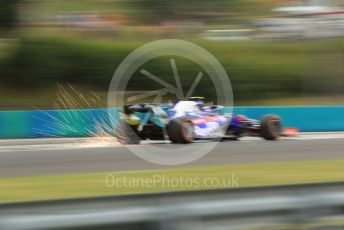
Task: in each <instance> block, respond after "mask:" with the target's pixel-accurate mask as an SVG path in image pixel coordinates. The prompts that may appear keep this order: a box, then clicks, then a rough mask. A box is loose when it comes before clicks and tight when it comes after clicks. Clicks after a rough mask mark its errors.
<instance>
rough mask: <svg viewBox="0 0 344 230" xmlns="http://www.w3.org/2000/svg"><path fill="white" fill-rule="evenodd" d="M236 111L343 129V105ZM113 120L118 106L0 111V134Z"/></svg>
mask: <svg viewBox="0 0 344 230" xmlns="http://www.w3.org/2000/svg"><path fill="white" fill-rule="evenodd" d="M234 111H235V112H236V113H238V114H243V115H246V116H248V117H250V118H254V119H259V118H260V117H262V116H263V115H265V114H277V115H279V116H280V117H281V118H282V119H283V124H284V126H285V127H295V128H299V129H300V131H303V132H310V131H344V106H309V107H264V106H263V107H260V106H259V107H235V108H234ZM109 112H110V114H111V118H110V116H109ZM110 120H112V121H114V120H118V110H117V109H111V110H108V109H86V110H43V111H39V110H36V111H1V112H0V138H36V137H83V136H93V135H102V132H111V131H113V130H112V126H111V121H110Z"/></svg>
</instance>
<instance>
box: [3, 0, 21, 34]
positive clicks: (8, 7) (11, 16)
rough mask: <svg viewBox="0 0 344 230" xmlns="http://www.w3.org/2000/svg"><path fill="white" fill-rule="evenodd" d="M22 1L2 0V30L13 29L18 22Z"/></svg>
mask: <svg viewBox="0 0 344 230" xmlns="http://www.w3.org/2000/svg"><path fill="white" fill-rule="evenodd" d="M19 1H20V0H1V1H0V29H2V30H5V31H7V30H9V29H12V28H13V27H14V26H15V25H16V23H17V20H18V11H17V9H18V8H17V7H18V3H19Z"/></svg>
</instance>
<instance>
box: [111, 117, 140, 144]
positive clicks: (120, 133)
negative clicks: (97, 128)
mask: <svg viewBox="0 0 344 230" xmlns="http://www.w3.org/2000/svg"><path fill="white" fill-rule="evenodd" d="M115 137H116V138H117V140H118V141H119V142H120V143H121V144H123V145H129V144H139V143H140V141H141V138H140V137H139V136H138V135H137V134H136V133H135V132H134V130H133V128H132V127H131V126H130V125H128V124H127V123H126V122H125V121H124V120H120V121H119V122H118V123H117V124H116V131H115Z"/></svg>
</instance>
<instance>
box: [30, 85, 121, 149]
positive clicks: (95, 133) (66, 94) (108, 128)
mask: <svg viewBox="0 0 344 230" xmlns="http://www.w3.org/2000/svg"><path fill="white" fill-rule="evenodd" d="M100 105H101V98H100V97H99V96H98V95H97V94H96V93H94V92H91V93H89V94H87V95H85V94H84V93H82V92H81V91H79V90H77V89H75V88H74V87H73V86H71V85H68V86H66V87H65V86H62V85H60V84H58V90H57V102H56V103H55V106H54V107H55V109H56V110H63V112H61V113H58V115H56V116H54V115H52V114H53V113H49V112H47V111H42V112H43V113H45V115H46V116H47V117H48V120H43V119H42V118H39V117H36V119H39V120H41V121H42V123H44V124H45V126H46V128H47V130H40V129H36V130H35V132H37V133H39V134H41V135H44V136H50V137H61V136H68V134H69V133H76V134H79V135H80V136H88V137H95V138H92V140H93V141H94V142H97V143H99V142H109V141H111V142H113V141H114V133H115V131H114V124H116V122H117V121H116V120H115V118H114V117H113V116H111V115H110V114H109V113H104V114H97V116H95V114H94V113H93V112H92V111H91V109H93V108H97V107H99V106H100ZM76 124H77V125H76ZM78 126H79V127H81V129H80V128H78ZM49 130H51V133H49Z"/></svg>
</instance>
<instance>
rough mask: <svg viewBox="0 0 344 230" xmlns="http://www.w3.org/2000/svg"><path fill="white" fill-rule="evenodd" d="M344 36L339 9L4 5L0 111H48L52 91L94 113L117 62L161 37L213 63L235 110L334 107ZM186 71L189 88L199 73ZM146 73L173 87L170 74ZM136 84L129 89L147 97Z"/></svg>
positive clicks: (233, 2)
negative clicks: (90, 99) (88, 103)
mask: <svg viewBox="0 0 344 230" xmlns="http://www.w3.org/2000/svg"><path fill="white" fill-rule="evenodd" d="M343 36H344V1H343V0H289V1H287V0H212V1H206V0H188V1H182V0H174V1H168V0H98V1H96V0H73V1H68V0H50V1H43V0H2V1H1V4H0V71H1V72H0V108H1V109H7V110H8V109H32V108H34V107H36V108H40V109H45V108H53V107H54V102H56V92H57V89H58V84H62V85H68V84H71V85H72V86H73V87H75V88H77V89H78V90H80V91H82V92H85V93H86V94H92V95H97V97H99V102H97V103H95V104H94V105H93V107H104V106H106V92H107V90H108V86H109V83H110V80H111V78H112V75H113V73H114V71H115V69H116V67H117V66H118V65H119V63H120V62H121V61H122V60H123V59H124V58H125V57H126V56H127V55H128V54H129V53H130V52H131V51H133V50H134V49H135V48H137V47H138V46H140V45H142V44H145V43H147V42H149V41H153V40H157V39H164V38H178V39H185V40H188V41H191V42H194V43H196V44H198V45H200V46H202V47H203V48H205V49H207V50H208V51H210V52H211V53H212V54H213V55H214V56H215V57H216V58H218V59H219V61H220V62H221V64H222V65H223V66H224V67H225V69H226V70H227V72H228V74H229V76H230V80H231V82H232V86H233V90H234V98H235V104H236V105H328V104H341V103H342V99H343V96H344V95H343V93H344V81H343V78H344V67H343V66H344V65H343V64H344V56H343V55H344V38H343ZM181 62H183V61H180V62H179V64H180V63H181ZM184 64H185V65H184V68H183V70H181V71H184V72H181V74H180V75H182V76H183V79H184V83H185V81H186V83H185V84H191V83H192V81H193V79H194V78H195V76H196V73H197V72H196V71H197V70H195V67H194V65H192V64H187V63H184ZM152 65H153V68H151V70H153V73H154V74H156V75H158V76H159V77H162V78H164V79H165V80H166V81H169V80H173V76H172V74H171V69H170V67H169V66H165V64H164V63H163V62H157V63H153V64H152ZM177 65H178V61H177ZM143 78H144V77H143V76H138V77H137V78H136V80H135V83H134V84H132V85H131V86H130V88H129V89H130V90H134V91H144V90H149V88H145V87H142V86H143V85H144V84H145V83H144V82H145V81H146V80H147V79H143ZM188 78H190V79H189V81H188ZM200 86H201V87H198V89H197V91H196V93H197V94H202V96H203V95H204V96H207V97H211V93H209V91H207V88H208V87H206V86H207V80H205V82H203V83H201V85H200Z"/></svg>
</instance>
